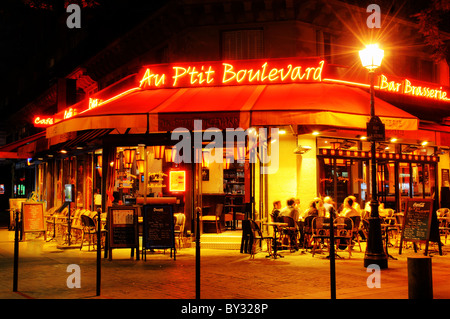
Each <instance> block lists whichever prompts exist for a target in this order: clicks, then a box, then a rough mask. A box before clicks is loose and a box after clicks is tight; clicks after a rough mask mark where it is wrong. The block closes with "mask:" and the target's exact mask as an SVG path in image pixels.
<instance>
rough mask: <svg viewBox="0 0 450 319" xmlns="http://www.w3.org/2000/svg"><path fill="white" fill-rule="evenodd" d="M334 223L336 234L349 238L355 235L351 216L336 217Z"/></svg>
mask: <svg viewBox="0 0 450 319" xmlns="http://www.w3.org/2000/svg"><path fill="white" fill-rule="evenodd" d="M334 225H335V233H336V236H338V237H349V238H351V237H352V236H353V220H352V219H351V218H350V217H343V216H339V217H336V218H335V219H334Z"/></svg>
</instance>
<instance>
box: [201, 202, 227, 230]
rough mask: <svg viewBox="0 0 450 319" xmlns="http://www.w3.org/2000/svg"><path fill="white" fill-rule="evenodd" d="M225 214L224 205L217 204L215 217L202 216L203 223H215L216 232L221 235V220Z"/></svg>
mask: <svg viewBox="0 0 450 319" xmlns="http://www.w3.org/2000/svg"><path fill="white" fill-rule="evenodd" d="M222 212H223V204H222V203H220V204H217V205H216V213H215V214H214V215H206V216H202V218H201V219H202V223H205V222H207V223H208V222H209V223H215V224H216V231H217V233H220V232H221V230H220V218H221V216H222Z"/></svg>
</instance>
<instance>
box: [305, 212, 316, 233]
mask: <svg viewBox="0 0 450 319" xmlns="http://www.w3.org/2000/svg"><path fill="white" fill-rule="evenodd" d="M314 218H315V216H306V218H305V223H304V225H303V231H304V233H305V234H311V232H312V229H311V227H312V221H313V219H314Z"/></svg>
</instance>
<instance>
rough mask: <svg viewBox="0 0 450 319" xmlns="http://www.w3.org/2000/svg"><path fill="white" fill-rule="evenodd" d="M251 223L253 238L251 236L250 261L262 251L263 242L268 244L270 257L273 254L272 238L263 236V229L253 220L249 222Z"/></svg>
mask: <svg viewBox="0 0 450 319" xmlns="http://www.w3.org/2000/svg"><path fill="white" fill-rule="evenodd" d="M248 221H249V222H250V229H251V236H250V259H254V258H255V254H256V253H258V252H259V251H262V242H263V241H265V242H266V244H267V251H268V252H269V255H270V253H271V241H272V239H273V238H272V237H270V236H263V234H262V231H261V229H260V228H259V226H258V224H257V223H256V222H255V221H254V220H252V219H249V220H248Z"/></svg>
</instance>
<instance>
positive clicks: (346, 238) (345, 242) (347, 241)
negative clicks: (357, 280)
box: [334, 217, 353, 258]
mask: <svg viewBox="0 0 450 319" xmlns="http://www.w3.org/2000/svg"><path fill="white" fill-rule="evenodd" d="M334 232H335V234H334V240H335V244H336V247H341V248H343V247H344V249H345V248H347V249H348V257H349V258H350V257H351V256H352V247H351V246H352V239H353V221H352V219H351V218H350V217H336V218H335V219H334Z"/></svg>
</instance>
